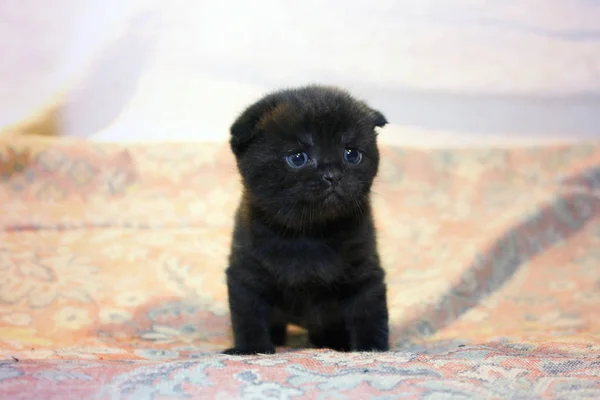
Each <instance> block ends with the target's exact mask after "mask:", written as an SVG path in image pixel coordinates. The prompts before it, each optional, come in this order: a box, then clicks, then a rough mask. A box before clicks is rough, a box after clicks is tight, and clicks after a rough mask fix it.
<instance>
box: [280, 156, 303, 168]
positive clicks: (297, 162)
mask: <svg viewBox="0 0 600 400" xmlns="http://www.w3.org/2000/svg"><path fill="white" fill-rule="evenodd" d="M285 160H286V161H287V163H288V164H289V165H290V167H292V168H302V167H304V166H305V165H306V163H307V162H308V154H306V153H304V152H301V153H294V154H290V155H289V156H287V157H286V158H285Z"/></svg>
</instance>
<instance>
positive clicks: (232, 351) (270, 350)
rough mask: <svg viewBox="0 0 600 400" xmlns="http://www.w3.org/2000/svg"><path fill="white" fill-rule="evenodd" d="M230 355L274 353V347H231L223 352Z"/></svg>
mask: <svg viewBox="0 0 600 400" xmlns="http://www.w3.org/2000/svg"><path fill="white" fill-rule="evenodd" d="M223 354H227V355H230V356H254V355H257V354H275V347H267V348H247V349H238V348H236V347H232V348H231V349H227V350H225V351H224V352H223Z"/></svg>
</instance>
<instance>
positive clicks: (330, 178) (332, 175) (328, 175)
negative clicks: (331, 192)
mask: <svg viewBox="0 0 600 400" xmlns="http://www.w3.org/2000/svg"><path fill="white" fill-rule="evenodd" d="M341 179H342V174H340V173H339V172H335V171H326V172H325V173H323V180H324V181H325V182H327V184H328V185H329V186H334V185H336V184H337V183H338V182H339V181H340V180H341Z"/></svg>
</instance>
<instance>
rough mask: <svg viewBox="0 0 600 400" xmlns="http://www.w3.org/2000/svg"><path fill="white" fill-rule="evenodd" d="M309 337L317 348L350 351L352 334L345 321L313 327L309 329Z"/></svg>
mask: <svg viewBox="0 0 600 400" xmlns="http://www.w3.org/2000/svg"><path fill="white" fill-rule="evenodd" d="M308 339H309V340H310V342H311V343H312V344H313V345H314V346H315V347H317V348H328V349H332V350H335V351H350V335H349V333H348V328H347V327H346V325H345V324H344V323H343V322H342V323H336V324H331V325H328V326H325V327H320V328H313V329H311V330H309V333H308Z"/></svg>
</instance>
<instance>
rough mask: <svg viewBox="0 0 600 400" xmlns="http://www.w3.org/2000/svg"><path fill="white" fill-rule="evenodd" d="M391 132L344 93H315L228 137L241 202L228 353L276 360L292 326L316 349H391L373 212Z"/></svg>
mask: <svg viewBox="0 0 600 400" xmlns="http://www.w3.org/2000/svg"><path fill="white" fill-rule="evenodd" d="M386 123H387V121H386V119H385V117H384V116H383V114H381V113H380V112H378V111H375V110H373V109H371V108H370V107H369V106H367V105H366V104H365V103H363V102H361V101H358V100H356V99H354V98H353V97H351V96H350V95H349V94H348V93H347V92H345V91H343V90H340V89H336V88H332V87H322V86H308V87H303V88H299V89H291V90H283V91H279V92H275V93H273V94H270V95H268V96H266V97H264V98H263V99H261V100H259V101H258V102H257V103H255V104H253V105H251V106H250V107H248V108H247V109H246V110H245V111H244V112H243V113H242V115H241V116H240V117H239V118H238V119H237V120H236V121H235V123H234V124H233V125H232V127H231V141H230V144H231V149H232V151H233V153H234V154H235V156H236V159H237V164H238V169H239V171H240V174H241V177H242V181H243V185H244V195H243V198H242V201H241V204H240V206H239V209H238V212H237V215H236V220H235V222H236V223H235V230H234V234H233V243H232V248H231V255H230V258H229V268H228V269H227V284H228V290H229V307H230V312H231V320H232V326H233V333H234V339H235V345H234V347H233V348H231V349H229V350H226V353H228V354H257V353H274V352H275V346H280V345H283V344H284V343H285V339H286V327H287V325H288V324H290V323H291V324H296V325H300V326H302V327H305V328H306V329H307V330H308V332H309V339H310V341H311V342H312V343H313V344H314V345H315V346H317V347H327V348H331V349H334V350H340V351H385V350H387V349H388V311H387V301H386V286H385V283H384V272H383V270H382V268H381V266H380V262H379V256H378V253H377V246H376V239H375V230H374V226H373V219H372V215H371V205H370V200H369V193H370V189H371V185H372V182H373V179H374V177H375V175H376V174H377V169H378V165H379V151H378V148H377V141H376V133H375V127H382V126H384V125H385V124H386ZM346 148H352V149H356V150H359V151H360V152H361V153H362V161H361V162H360V163H359V164H358V165H353V164H351V163H349V162H348V161H345V160H344V151H345V149H346ZM296 152H306V153H307V154H308V156H309V158H310V161H309V162H308V164H306V166H304V167H301V168H296V169H294V168H292V167H290V166H289V165H288V163H287V162H286V156H288V155H290V154H293V153H296ZM325 176H327V177H329V181H328V180H327V179H326V178H324V177H325ZM331 180H333V182H334V183H331ZM335 182H337V183H335Z"/></svg>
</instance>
